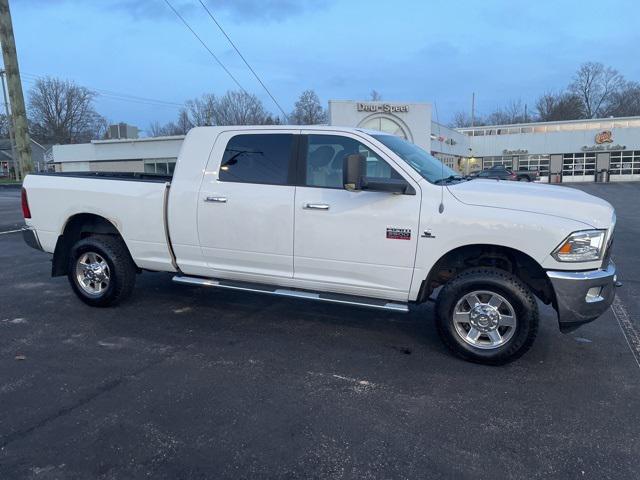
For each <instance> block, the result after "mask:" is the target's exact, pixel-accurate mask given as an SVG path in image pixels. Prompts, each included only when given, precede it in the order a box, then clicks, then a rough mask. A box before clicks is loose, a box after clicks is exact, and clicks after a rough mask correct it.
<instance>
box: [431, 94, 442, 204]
mask: <svg viewBox="0 0 640 480" xmlns="http://www.w3.org/2000/svg"><path fill="white" fill-rule="evenodd" d="M433 109H434V110H435V111H436V125H437V126H438V141H439V142H440V151H442V152H444V147H443V146H442V135H441V134H440V116H439V115H438V104H437V103H436V102H433ZM439 160H440V172H441V173H440V178H441V179H443V178H444V162H443V161H442V159H441V158H440V159H439ZM438 212H439V213H442V212H444V182H441V185H440V205H438Z"/></svg>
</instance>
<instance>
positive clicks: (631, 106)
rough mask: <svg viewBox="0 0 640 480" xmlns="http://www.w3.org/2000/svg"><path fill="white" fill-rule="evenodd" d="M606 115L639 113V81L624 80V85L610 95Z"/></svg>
mask: <svg viewBox="0 0 640 480" xmlns="http://www.w3.org/2000/svg"><path fill="white" fill-rule="evenodd" d="M607 115H612V116H614V117H633V116H636V115H640V83H638V82H625V84H624V86H623V87H622V88H621V89H620V90H618V91H617V92H615V93H614V94H613V95H612V97H611V101H610V102H609V108H608V111H607Z"/></svg>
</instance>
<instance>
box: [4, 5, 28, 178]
mask: <svg viewBox="0 0 640 480" xmlns="http://www.w3.org/2000/svg"><path fill="white" fill-rule="evenodd" d="M0 43H2V58H3V59H4V68H5V72H6V75H7V88H8V89H9V100H10V102H11V120H12V123H13V131H14V133H15V139H16V147H17V150H18V159H17V160H18V162H17V163H16V164H15V169H16V177H17V180H22V179H23V178H24V176H25V175H26V174H27V173H29V172H31V171H32V170H33V162H32V160H31V143H30V141H29V128H28V125H27V112H26V109H25V106H24V95H23V94H22V83H21V82H20V69H19V68H18V54H17V52H16V41H15V38H14V37H13V24H12V22H11V11H10V10H9V0H0ZM15 161H16V158H14V162H15Z"/></svg>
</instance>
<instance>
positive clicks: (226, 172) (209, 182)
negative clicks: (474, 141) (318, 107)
mask: <svg viewBox="0 0 640 480" xmlns="http://www.w3.org/2000/svg"><path fill="white" fill-rule="evenodd" d="M505 170H506V169H505ZM493 172H496V173H497V172H498V170H497V169H492V173H493ZM512 175H513V172H509V176H512ZM22 208H23V213H24V217H25V219H26V224H27V228H26V229H25V230H24V232H23V233H24V236H25V240H26V242H27V243H28V244H29V245H30V246H32V247H35V248H38V249H41V250H44V251H45V252H49V253H53V268H52V273H53V275H54V276H59V275H67V276H68V278H69V282H70V283H71V287H72V288H73V290H74V291H75V293H76V294H77V295H78V297H80V299H81V300H82V301H84V302H85V303H87V304H89V305H92V306H96V307H106V306H109V305H113V304H115V303H117V302H118V301H121V300H123V299H124V298H126V297H127V296H128V295H130V294H131V292H132V291H133V287H134V284H135V280H136V274H137V273H139V272H140V271H142V270H151V271H159V272H172V274H173V275H174V277H173V280H174V281H175V282H177V283H180V284H187V285H197V286H202V287H216V288H226V289H232V290H239V291H242V292H245V293H248V292H261V293H267V294H271V295H276V296H280V297H282V296H286V297H294V298H303V299H308V300H316V301H324V302H334V303H340V304H345V305H360V306H367V307H371V308H379V309H385V310H391V311H396V312H407V311H408V310H409V305H410V304H417V303H423V302H427V301H435V302H436V305H435V311H436V312H437V326H438V331H439V333H440V335H441V337H442V339H443V341H444V343H445V344H446V345H447V346H448V347H449V348H450V349H451V350H452V351H453V352H455V353H456V354H458V355H459V356H461V357H463V358H465V359H467V360H472V361H475V362H482V363H491V364H500V363H505V362H507V361H510V360H513V359H515V358H518V357H519V356H520V355H522V354H523V353H524V352H525V351H527V350H528V349H529V347H531V345H532V344H533V341H534V339H535V337H536V333H537V331H538V323H539V314H538V299H539V300H540V301H542V302H543V303H545V304H548V305H551V306H552V307H553V308H554V309H555V310H556V312H557V314H558V321H559V327H560V329H561V330H562V331H564V332H567V331H571V330H573V329H575V328H577V327H578V326H580V325H581V324H583V323H586V322H590V321H592V320H595V319H596V318H598V317H599V316H600V315H601V314H602V313H603V312H604V311H605V310H606V309H607V308H608V307H609V305H611V303H612V301H613V298H614V295H615V292H614V290H615V288H614V287H615V284H616V269H615V266H614V264H613V262H611V259H610V257H611V248H610V247H611V240H612V237H613V231H614V225H615V213H614V210H613V207H611V205H609V204H608V203H607V202H605V201H604V200H601V199H599V198H596V197H593V196H591V195H587V194H586V193H584V192H581V191H579V190H576V189H572V188H564V187H557V186H550V185H536V186H533V185H522V184H517V183H513V182H493V181H491V182H489V181H486V179H478V180H474V181H467V180H466V179H464V178H462V177H461V176H459V175H457V174H456V172H454V171H453V170H451V169H450V168H449V167H447V166H445V165H443V163H442V162H440V160H438V159H436V158H435V157H433V156H431V155H430V154H429V153H427V152H425V151H424V150H421V149H420V148H419V147H417V146H415V145H413V144H411V143H409V142H406V141H404V140H402V139H401V138H399V137H396V136H393V135H389V134H386V133H382V132H372V131H365V130H361V129H355V128H340V127H319V126H312V127H311V126H309V127H306V126H299V125H295V126H290V127H287V126H265V127H249V126H247V127H199V128H194V129H192V130H191V131H190V132H189V134H188V135H187V137H186V139H185V141H184V143H183V145H182V149H181V151H180V155H179V157H178V161H177V164H176V169H175V173H174V174H173V175H151V174H134V173H98V172H86V173H82V172H80V173H77V172H74V173H60V174H47V173H41V174H31V175H28V176H27V177H26V179H25V181H24V188H23V190H22ZM294 265H295V268H294ZM250 301H251V300H250V299H247V302H250Z"/></svg>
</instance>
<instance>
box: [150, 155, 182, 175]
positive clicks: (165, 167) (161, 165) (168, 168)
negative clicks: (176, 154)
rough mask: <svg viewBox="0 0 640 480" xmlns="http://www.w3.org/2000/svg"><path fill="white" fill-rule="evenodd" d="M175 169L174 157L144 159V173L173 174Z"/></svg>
mask: <svg viewBox="0 0 640 480" xmlns="http://www.w3.org/2000/svg"><path fill="white" fill-rule="evenodd" d="M175 169H176V159H175V158H152V159H150V160H145V161H144V173H158V174H162V175H173V171H174V170H175Z"/></svg>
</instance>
